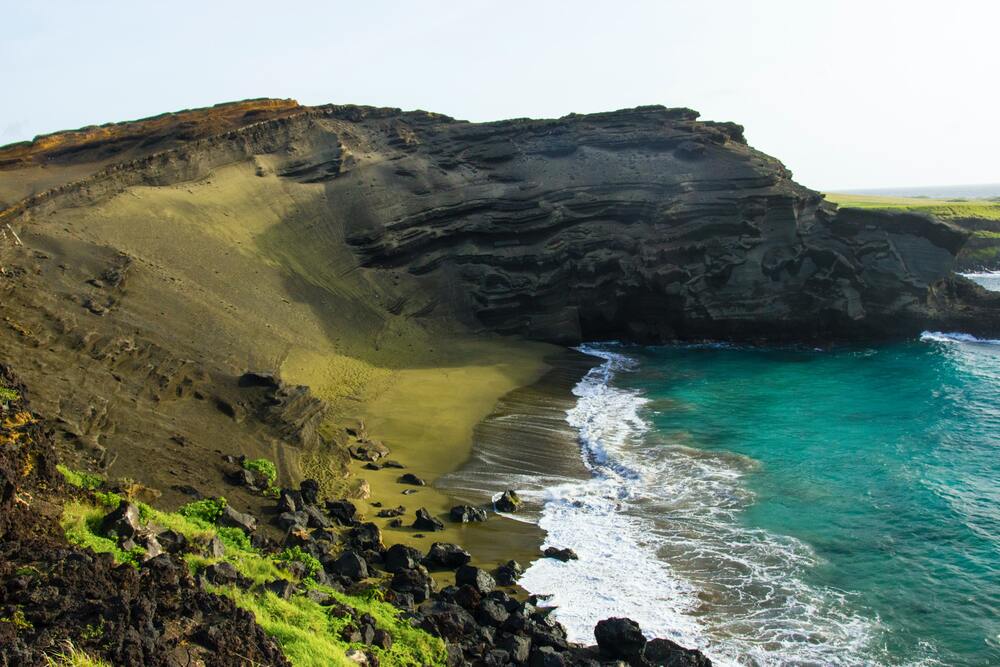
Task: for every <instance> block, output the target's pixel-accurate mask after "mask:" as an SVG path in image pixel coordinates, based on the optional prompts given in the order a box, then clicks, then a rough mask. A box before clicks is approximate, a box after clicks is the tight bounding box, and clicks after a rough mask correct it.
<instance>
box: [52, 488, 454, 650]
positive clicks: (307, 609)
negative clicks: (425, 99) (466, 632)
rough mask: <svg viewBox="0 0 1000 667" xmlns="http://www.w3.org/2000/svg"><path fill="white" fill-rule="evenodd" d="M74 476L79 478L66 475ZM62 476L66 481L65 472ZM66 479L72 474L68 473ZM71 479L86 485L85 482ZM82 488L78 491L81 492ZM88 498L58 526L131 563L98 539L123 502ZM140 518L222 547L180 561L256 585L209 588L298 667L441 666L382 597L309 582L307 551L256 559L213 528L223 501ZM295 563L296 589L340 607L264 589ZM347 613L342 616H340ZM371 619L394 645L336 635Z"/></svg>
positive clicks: (143, 508) (428, 644) (234, 536)
mask: <svg viewBox="0 0 1000 667" xmlns="http://www.w3.org/2000/svg"><path fill="white" fill-rule="evenodd" d="M67 472H69V473H70V474H71V475H79V473H73V472H72V471H67ZM63 475H67V473H66V472H63ZM67 479H69V475H67ZM73 479H86V476H81V477H80V478H77V477H75V476H74V477H73ZM80 488H83V487H82V486H81V487H80ZM90 495H91V498H92V500H91V501H89V502H87V501H75V502H70V503H67V505H66V506H65V508H64V511H63V518H62V526H63V529H64V531H65V532H66V536H67V538H68V539H69V540H70V541H71V542H72V543H73V544H77V545H80V546H84V547H87V548H90V549H93V550H94V551H97V552H102V553H110V554H112V555H113V556H114V557H115V560H116V561H118V562H120V563H129V564H131V565H135V564H136V563H138V562H139V561H140V560H141V557H142V555H143V554H142V551H141V550H138V551H137V552H125V551H123V550H122V549H120V548H119V547H118V546H117V544H116V543H115V542H114V541H113V540H110V539H108V538H106V537H103V536H102V535H100V534H99V532H98V531H99V530H100V524H101V520H102V519H103V517H104V515H105V514H106V513H107V512H108V510H109V509H111V508H114V507H117V506H118V503H117V501H118V500H120V498H119V497H118V496H117V495H116V494H113V493H101V492H95V491H91V494H90ZM136 505H137V506H138V507H139V509H140V518H142V519H143V520H144V521H148V522H151V523H153V524H155V525H157V526H160V527H162V528H164V529H171V530H175V531H177V532H178V533H181V534H183V535H184V536H185V537H186V538H187V539H188V541H189V542H191V543H193V544H204V543H206V542H207V541H208V540H210V539H211V538H212V537H214V536H216V535H217V536H218V537H219V539H221V540H222V542H223V544H224V545H225V555H224V556H223V557H222V558H212V557H209V556H205V555H198V554H187V555H186V556H185V557H184V560H185V562H186V563H187V566H188V568H189V569H190V570H191V572H192V573H195V574H196V573H198V572H199V571H200V570H203V569H204V568H206V567H208V566H210V565H212V564H214V563H217V562H219V561H221V560H225V561H228V562H230V563H232V564H233V566H234V567H235V568H236V569H237V570H238V571H239V573H240V574H241V575H243V576H244V577H246V578H247V579H249V580H251V581H252V582H253V585H251V586H250V588H249V589H242V588H237V587H234V586H217V587H210V590H211V591H212V592H214V593H217V594H219V595H223V596H225V597H228V598H230V599H232V600H233V601H234V602H235V603H236V604H237V605H238V606H240V607H242V608H243V609H246V610H248V611H250V612H252V613H253V614H254V616H255V617H256V619H257V622H258V623H259V624H260V626H261V627H262V628H263V629H264V631H265V632H266V633H267V634H268V635H270V636H272V637H274V639H275V640H276V641H277V642H278V644H279V645H280V646H281V648H282V651H283V652H284V653H285V655H286V656H287V657H288V659H289V660H290V661H291V662H292V664H293V665H295V667H314V666H315V667H320V666H321V665H330V664H334V665H344V666H345V667H350V666H352V665H354V663H352V662H350V661H348V660H347V659H346V657H344V656H345V654H346V652H347V651H348V650H350V649H352V648H363V649H365V650H368V651H372V652H373V653H374V654H375V655H376V656H377V657H378V658H379V661H380V662H381V664H384V665H400V666H412V667H417V666H423V665H443V664H444V662H445V657H446V656H445V650H444V644H443V643H442V642H441V640H439V639H437V638H436V637H433V636H432V635H430V634H428V633H426V632H424V631H422V630H419V629H416V628H414V627H412V626H411V625H410V624H409V622H407V620H406V619H404V618H401V617H400V615H399V610H397V609H396V608H395V607H393V606H392V605H390V604H389V603H387V602H383V601H382V599H381V591H380V590H378V589H371V590H370V591H368V592H366V593H364V594H359V595H347V594H344V593H340V592H338V591H335V590H333V589H331V588H327V587H325V586H321V585H318V584H316V583H315V581H314V577H315V575H316V574H317V573H318V572H319V569H320V567H321V565H320V563H319V561H317V560H316V559H315V558H314V557H313V556H311V555H310V554H309V553H307V552H305V551H303V550H302V549H301V548H299V547H292V548H289V549H285V550H284V551H283V552H281V553H280V554H278V555H276V556H268V555H265V554H262V553H260V552H259V551H258V550H256V549H254V548H252V547H251V545H250V541H249V539H248V537H247V535H246V534H245V533H244V532H243V531H241V530H240V529H238V528H223V527H219V526H215V525H214V522H215V520H216V519H217V518H218V517H219V515H220V514H221V512H222V509H223V508H224V507H225V500H224V499H222V498H219V499H209V500H199V501H195V502H191V503H188V504H187V505H185V506H183V507H182V508H181V509H180V510H178V511H177V512H161V511H159V510H157V509H155V508H153V507H150V506H149V505H146V504H144V503H136ZM294 562H298V563H302V564H304V565H305V568H306V572H305V574H304V575H303V576H302V578H301V580H298V581H297V583H299V584H300V585H301V587H302V588H303V589H315V590H318V591H321V592H323V593H326V594H327V595H329V596H330V597H331V598H333V599H334V600H335V601H336V602H337V603H339V604H335V605H332V606H324V605H320V604H319V603H317V602H315V601H313V600H311V599H309V598H308V597H306V596H305V595H304V594H302V593H299V594H296V595H293V596H292V597H291V598H290V599H288V600H284V599H282V598H279V597H278V596H276V595H274V594H273V593H271V592H269V591H266V590H264V589H263V588H262V587H261V586H260V585H261V584H265V583H267V582H270V581H274V580H277V579H287V580H290V581H296V579H295V577H294V576H293V575H292V574H291V573H290V572H289V569H288V566H289V565H290V564H291V563H294ZM345 610H346V611H345ZM360 614H370V615H371V616H372V617H373V618H374V619H375V620H376V623H377V624H378V626H379V627H380V628H383V629H385V630H387V631H388V632H389V633H390V634H391V635H392V638H393V644H392V647H391V648H390V649H389V650H383V649H380V648H377V647H371V646H362V645H355V644H350V643H348V642H345V641H344V640H343V639H341V637H340V635H341V630H343V628H344V627H345V626H346V625H347V624H348V623H350V622H351V617H352V616H354V615H360ZM52 664H57V665H96V664H98V663H86V662H55V663H52Z"/></svg>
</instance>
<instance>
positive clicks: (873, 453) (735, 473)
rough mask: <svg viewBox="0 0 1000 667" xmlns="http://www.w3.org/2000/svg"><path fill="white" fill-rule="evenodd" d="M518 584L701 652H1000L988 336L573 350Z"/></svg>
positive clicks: (946, 658)
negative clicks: (565, 432)
mask: <svg viewBox="0 0 1000 667" xmlns="http://www.w3.org/2000/svg"><path fill="white" fill-rule="evenodd" d="M582 349H583V350H584V351H586V352H588V353H590V354H594V355H596V356H598V357H601V358H602V359H603V360H604V363H603V364H602V365H601V366H600V367H598V368H595V369H594V370H593V371H591V373H590V374H588V375H587V377H586V378H584V379H583V380H582V381H581V382H580V383H579V384H578V385H577V387H576V388H575V390H574V393H575V394H576V395H577V397H578V400H577V403H576V405H575V407H574V408H572V409H571V410H570V411H569V412H568V413H567V421H568V422H569V423H570V424H571V425H572V426H573V427H575V428H576V429H577V430H578V432H579V434H580V443H581V451H582V454H583V458H584V462H585V463H586V465H587V466H588V467H589V468H590V471H591V473H592V478H590V479H587V480H571V481H566V482H564V483H559V484H556V485H554V486H549V487H547V488H545V489H544V491H542V492H540V493H539V492H538V491H533V490H530V489H529V490H526V492H525V494H526V495H528V497H529V498H531V499H532V500H533V501H541V505H542V507H543V509H542V511H541V514H540V517H539V524H540V525H541V527H542V528H543V529H544V530H545V531H546V534H547V539H546V543H547V545H553V546H558V547H571V548H573V549H574V550H576V551H577V553H578V554H579V555H580V558H579V560H577V561H570V562H569V563H560V562H558V561H553V560H551V559H540V560H538V561H536V562H535V563H533V564H532V566H531V567H530V568H528V570H527V572H526V573H525V575H524V577H523V578H522V579H521V584H522V585H523V586H525V587H526V588H527V589H528V590H530V591H532V592H535V593H545V594H550V595H551V602H552V604H554V605H557V606H558V608H557V610H556V612H555V614H556V617H557V618H558V619H559V620H560V621H561V622H563V623H564V624H565V625H566V626H567V628H568V630H569V634H570V637H571V638H572V639H574V640H578V641H585V642H586V641H592V634H591V633H592V628H593V627H594V623H595V622H596V621H597V620H600V619H601V618H606V617H608V616H612V615H618V616H628V617H631V618H633V619H635V620H637V621H638V622H639V623H640V625H641V627H642V628H643V630H644V631H645V632H646V634H647V635H649V636H665V637H669V638H672V639H674V640H676V641H678V642H681V643H682V644H685V645H688V646H694V647H698V648H701V649H702V650H704V651H705V652H706V653H707V654H708V655H709V656H710V657H711V658H712V659H713V660H714V661H715V662H716V664H718V665H852V666H853V665H859V666H860V665H949V666H952V665H975V666H979V665H983V666H985V665H1000V341H992V342H986V341H976V340H975V339H972V338H971V337H967V336H962V335H944V334H926V335H925V336H923V337H922V338H921V339H920V340H913V341H908V342H903V343H897V344H891V345H881V346H873V347H852V348H839V349H829V350H814V349H796V348H782V349H775V348H752V347H737V346H725V345H702V346H698V345H693V346H692V345H686V346H685V345H681V346H669V347H629V346H618V345H600V346H588V347H585V348H582Z"/></svg>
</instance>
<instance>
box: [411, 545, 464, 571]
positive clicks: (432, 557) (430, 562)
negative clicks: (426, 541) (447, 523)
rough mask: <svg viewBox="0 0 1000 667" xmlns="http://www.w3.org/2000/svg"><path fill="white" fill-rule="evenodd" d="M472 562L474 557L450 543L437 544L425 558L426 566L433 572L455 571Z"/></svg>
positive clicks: (432, 546)
mask: <svg viewBox="0 0 1000 667" xmlns="http://www.w3.org/2000/svg"><path fill="white" fill-rule="evenodd" d="M470 560H472V555H471V554H470V553H469V552H468V551H466V550H465V549H463V548H462V547H460V546H458V545H457V544H451V543H449V542H435V543H434V544H432V545H431V548H430V551H428V552H427V555H426V556H425V557H424V560H423V563H424V566H425V567H427V568H429V569H431V570H454V569H457V568H459V567H461V566H463V565H465V564H467V563H468V562H469V561H470Z"/></svg>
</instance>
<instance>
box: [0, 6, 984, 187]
mask: <svg viewBox="0 0 1000 667" xmlns="http://www.w3.org/2000/svg"><path fill="white" fill-rule="evenodd" d="M0 26H3V38H2V39H0V90H2V91H3V96H2V98H0V144H6V143H11V142H15V141H22V140H26V139H30V138H31V137H33V136H35V135H37V134H43V133H47V132H53V131H56V130H62V129H71V128H76V127H81V126H85V125H89V124H96V123H105V122H110V121H118V120H127V119H133V118H141V117H143V116H150V115H155V114H158V113H161V112H164V111H171V110H177V109H184V108H192V107H198V106H207V105H211V104H215V103H218V102H223V101H231V100H238V99H245V98H251V97H291V98H295V99H297V100H298V101H299V102H301V103H303V104H325V103H353V104H370V105H377V106H393V107H400V108H403V109H426V110H429V111H437V112H440V113H444V114H447V115H449V116H453V117H456V118H462V119H467V120H472V121H486V120H499V119H503V118H513V117H535V118H541V117H557V116H562V115H565V114H567V113H571V112H576V113H586V112H594V111H608V110H613V109H620V108H625V107H632V106H637V105H642V104H663V105H666V106H686V107H691V108H693V109H697V110H698V111H700V112H701V113H702V117H703V118H706V119H710V120H729V121H735V122H738V123H740V124H742V125H744V126H745V127H746V136H747V139H748V140H749V142H750V144H751V145H752V146H754V147H756V148H758V149H760V150H762V151H764V152H766V153H769V154H771V155H774V156H776V157H778V158H779V159H781V160H782V161H783V162H784V163H785V165H786V166H788V167H789V168H790V169H791V170H792V171H793V172H794V173H795V177H796V180H798V181H799V182H801V183H803V184H804V185H807V186H809V187H812V188H816V189H821V190H837V189H852V188H875V187H887V186H921V185H947V184H966V183H996V182H1000V123H998V122H997V121H998V119H1000V85H998V84H997V80H998V78H1000V46H998V41H1000V40H998V33H997V28H998V26H1000V1H997V0H979V1H973V0H948V1H947V2H942V1H940V0H936V1H933V2H930V1H925V0H909V1H900V2H897V1H895V0H865V1H854V0H839V1H834V0H829V1H820V0H797V1H792V0H771V1H757V2H754V1H751V0H731V1H727V0H712V1H710V2H695V1H675V0H660V1H649V2H642V1H638V0H635V1H629V0H619V1H618V2H608V1H607V0H603V1H599V2H591V1H589V0H566V1H562V2H556V1H545V0H534V1H533V2H523V1H521V0H503V1H502V2H488V1H485V0H479V1H477V0H455V1H454V2H441V1H436V0H421V1H420V2H403V1H401V0H400V1H390V0H350V1H348V2H341V1H339V0H336V1H334V0H328V1H325V2H294V1H288V2H275V1H274V0H270V1H269V2H255V1H253V0H243V1H241V2H229V1H225V0H200V1H199V2H188V1H186V0H171V1H169V2H136V1H135V0H131V1H130V2H104V1H102V0H90V1H88V2H80V1H79V0H72V1H66V2H62V1H55V0H38V1H36V2H17V1H16V0H0Z"/></svg>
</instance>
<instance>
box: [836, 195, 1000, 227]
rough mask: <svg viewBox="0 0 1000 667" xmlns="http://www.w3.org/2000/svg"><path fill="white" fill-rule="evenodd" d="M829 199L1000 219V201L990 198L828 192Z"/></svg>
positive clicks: (862, 205)
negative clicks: (939, 197) (934, 197)
mask: <svg viewBox="0 0 1000 667" xmlns="http://www.w3.org/2000/svg"><path fill="white" fill-rule="evenodd" d="M826 198H827V201H831V202H833V203H834V204H837V205H838V206H844V207H850V208H868V209H882V210H888V211H910V212H911V213H927V214H930V215H933V216H936V217H938V218H942V219H944V220H949V219H953V218H979V219H981V220H997V221H1000V202H997V201H993V200H988V199H968V200H966V199H927V198H924V197H883V196H880V195H851V194H839V193H836V192H828V193H826Z"/></svg>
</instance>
